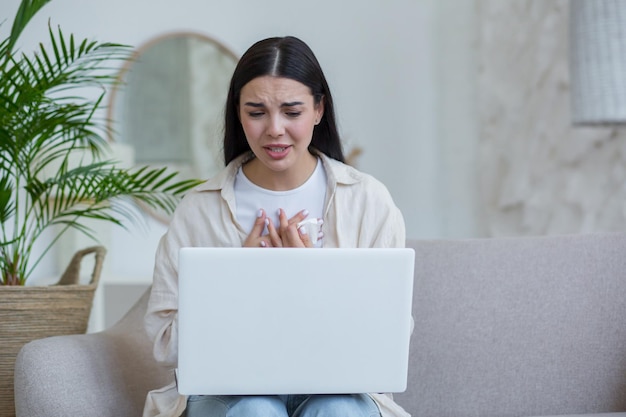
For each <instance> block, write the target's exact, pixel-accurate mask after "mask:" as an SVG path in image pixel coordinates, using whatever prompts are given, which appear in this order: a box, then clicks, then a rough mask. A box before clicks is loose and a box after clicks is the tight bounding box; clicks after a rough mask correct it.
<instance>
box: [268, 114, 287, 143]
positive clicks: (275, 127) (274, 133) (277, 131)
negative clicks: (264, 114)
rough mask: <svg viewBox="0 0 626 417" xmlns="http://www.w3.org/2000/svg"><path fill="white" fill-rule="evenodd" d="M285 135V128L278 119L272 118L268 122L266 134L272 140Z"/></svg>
mask: <svg viewBox="0 0 626 417" xmlns="http://www.w3.org/2000/svg"><path fill="white" fill-rule="evenodd" d="M284 133H285V126H284V125H283V122H282V120H281V119H280V117H277V116H273V117H270V118H269V120H268V125H267V134H268V135H269V136H271V137H273V138H276V137H279V136H282V135H283V134H284Z"/></svg>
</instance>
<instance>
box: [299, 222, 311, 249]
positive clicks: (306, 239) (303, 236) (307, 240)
mask: <svg viewBox="0 0 626 417" xmlns="http://www.w3.org/2000/svg"><path fill="white" fill-rule="evenodd" d="M298 234H299V236H300V240H301V241H302V243H303V244H304V246H305V247H307V248H312V247H313V242H311V237H310V236H309V233H308V230H307V228H306V226H300V228H299V229H298Z"/></svg>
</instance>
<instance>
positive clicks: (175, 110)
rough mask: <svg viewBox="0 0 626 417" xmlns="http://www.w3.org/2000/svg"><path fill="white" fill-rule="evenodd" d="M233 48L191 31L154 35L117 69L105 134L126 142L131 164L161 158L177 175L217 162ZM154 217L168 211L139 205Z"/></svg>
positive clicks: (200, 171)
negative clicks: (118, 72)
mask: <svg viewBox="0 0 626 417" xmlns="http://www.w3.org/2000/svg"><path fill="white" fill-rule="evenodd" d="M237 61H238V58H237V56H236V55H235V54H234V53H233V52H231V51H230V50H229V49H228V48H226V47H225V46H224V45H222V44H221V43H220V42H218V41H216V40H214V39H212V38H210V37H208V36H205V35H202V34H198V33H190V32H178V33H171V34H167V35H164V36H159V37H157V38H155V39H152V40H150V41H148V42H146V43H145V44H144V45H142V46H140V47H138V48H137V49H136V51H135V54H134V57H133V59H131V60H129V61H128V62H127V63H126V65H125V66H124V67H123V68H122V69H121V70H120V74H119V76H118V81H119V83H118V84H117V86H116V87H115V88H114V89H113V90H112V91H111V96H110V103H109V106H108V117H107V120H108V123H109V124H110V125H109V132H110V135H111V136H110V140H111V141H114V142H120V143H123V144H127V145H129V146H130V147H132V152H131V153H132V154H133V160H134V164H136V165H150V166H167V167H168V168H171V169H173V170H175V171H178V172H179V173H180V178H181V179H187V178H201V179H205V178H209V177H211V176H212V175H214V174H215V173H217V172H218V171H219V170H220V169H221V168H222V167H223V165H224V164H223V158H222V143H221V139H222V128H223V109H224V105H225V103H226V95H227V93H228V86H229V83H230V78H231V76H232V73H233V71H234V69H235V65H236V64H237ZM142 208H143V209H144V210H145V211H147V212H148V213H149V214H150V215H152V216H153V217H154V218H156V219H157V220H159V221H161V222H163V223H165V224H167V223H168V222H169V217H168V216H166V215H165V214H164V213H160V212H155V211H154V210H153V209H152V208H149V207H146V206H143V207H142Z"/></svg>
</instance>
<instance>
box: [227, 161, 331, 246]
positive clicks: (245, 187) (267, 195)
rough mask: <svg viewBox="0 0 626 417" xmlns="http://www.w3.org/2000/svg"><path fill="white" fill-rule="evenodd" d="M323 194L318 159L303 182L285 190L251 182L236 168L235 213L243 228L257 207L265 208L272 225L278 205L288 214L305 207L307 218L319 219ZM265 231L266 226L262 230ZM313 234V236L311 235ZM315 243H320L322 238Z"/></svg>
mask: <svg viewBox="0 0 626 417" xmlns="http://www.w3.org/2000/svg"><path fill="white" fill-rule="evenodd" d="M325 198H326V172H325V171H324V167H323V165H322V163H321V162H320V160H319V158H318V159H317V165H316V167H315V171H313V174H312V175H311V176H310V177H309V179H308V180H306V182H305V183H304V184H302V185H301V186H300V187H298V188H294V189H293V190H288V191H272V190H267V189H265V188H261V187H259V186H258V185H256V184H254V183H252V182H251V181H250V180H249V179H248V178H247V177H246V175H245V174H244V173H243V170H242V169H241V168H239V171H238V172H237V177H236V178H235V206H236V208H235V212H236V213H235V215H236V216H237V221H238V222H239V224H241V226H242V227H243V229H244V230H246V231H248V232H249V231H250V230H252V226H254V222H255V221H256V219H257V214H258V212H259V209H263V210H265V213H266V214H267V216H268V217H269V218H270V219H271V220H272V222H273V223H274V226H278V224H279V221H278V209H281V208H282V209H283V210H284V211H285V214H286V215H287V218H291V217H293V216H295V215H296V214H297V213H298V212H299V211H302V210H305V209H306V210H308V211H309V215H308V217H307V219H314V218H317V219H321V218H322V216H323V212H324V200H325ZM264 233H267V228H266V229H265V230H264ZM312 238H313V237H312ZM316 246H321V240H320V241H318V242H317V245H316Z"/></svg>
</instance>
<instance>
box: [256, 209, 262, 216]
mask: <svg viewBox="0 0 626 417" xmlns="http://www.w3.org/2000/svg"><path fill="white" fill-rule="evenodd" d="M256 216H257V217H262V216H263V209H259V212H258V213H257V214H256Z"/></svg>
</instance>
